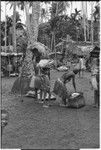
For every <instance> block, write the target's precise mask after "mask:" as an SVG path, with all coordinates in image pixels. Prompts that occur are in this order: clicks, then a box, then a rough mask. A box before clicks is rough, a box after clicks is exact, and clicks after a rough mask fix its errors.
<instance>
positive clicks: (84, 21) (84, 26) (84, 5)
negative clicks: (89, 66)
mask: <svg viewBox="0 0 101 150" xmlns="http://www.w3.org/2000/svg"><path fill="white" fill-rule="evenodd" d="M81 3H82V10H83V28H84V40H85V42H86V41H87V39H86V11H85V10H86V2H81Z"/></svg>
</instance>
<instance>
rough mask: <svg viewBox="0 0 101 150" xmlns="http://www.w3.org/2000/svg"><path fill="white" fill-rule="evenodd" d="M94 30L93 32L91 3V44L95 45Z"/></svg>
mask: <svg viewBox="0 0 101 150" xmlns="http://www.w3.org/2000/svg"><path fill="white" fill-rule="evenodd" d="M93 36H94V30H93V2H92V1H91V43H92V45H93V43H94V38H93Z"/></svg>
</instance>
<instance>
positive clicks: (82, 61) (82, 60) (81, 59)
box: [80, 58, 85, 69]
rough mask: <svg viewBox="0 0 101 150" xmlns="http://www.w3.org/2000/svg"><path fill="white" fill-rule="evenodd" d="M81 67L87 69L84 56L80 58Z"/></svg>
mask: <svg viewBox="0 0 101 150" xmlns="http://www.w3.org/2000/svg"><path fill="white" fill-rule="evenodd" d="M80 68H81V69H85V62H84V59H83V58H80Z"/></svg>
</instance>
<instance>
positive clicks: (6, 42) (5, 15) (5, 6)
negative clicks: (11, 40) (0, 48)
mask: <svg viewBox="0 0 101 150" xmlns="http://www.w3.org/2000/svg"><path fill="white" fill-rule="evenodd" d="M6 28H7V21H6V1H5V52H6V46H7V34H6V30H7V29H6Z"/></svg>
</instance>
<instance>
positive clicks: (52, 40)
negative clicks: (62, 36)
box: [51, 32, 54, 51]
mask: <svg viewBox="0 0 101 150" xmlns="http://www.w3.org/2000/svg"><path fill="white" fill-rule="evenodd" d="M53 43H54V32H52V39H51V51H53V49H54V48H53Z"/></svg>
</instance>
